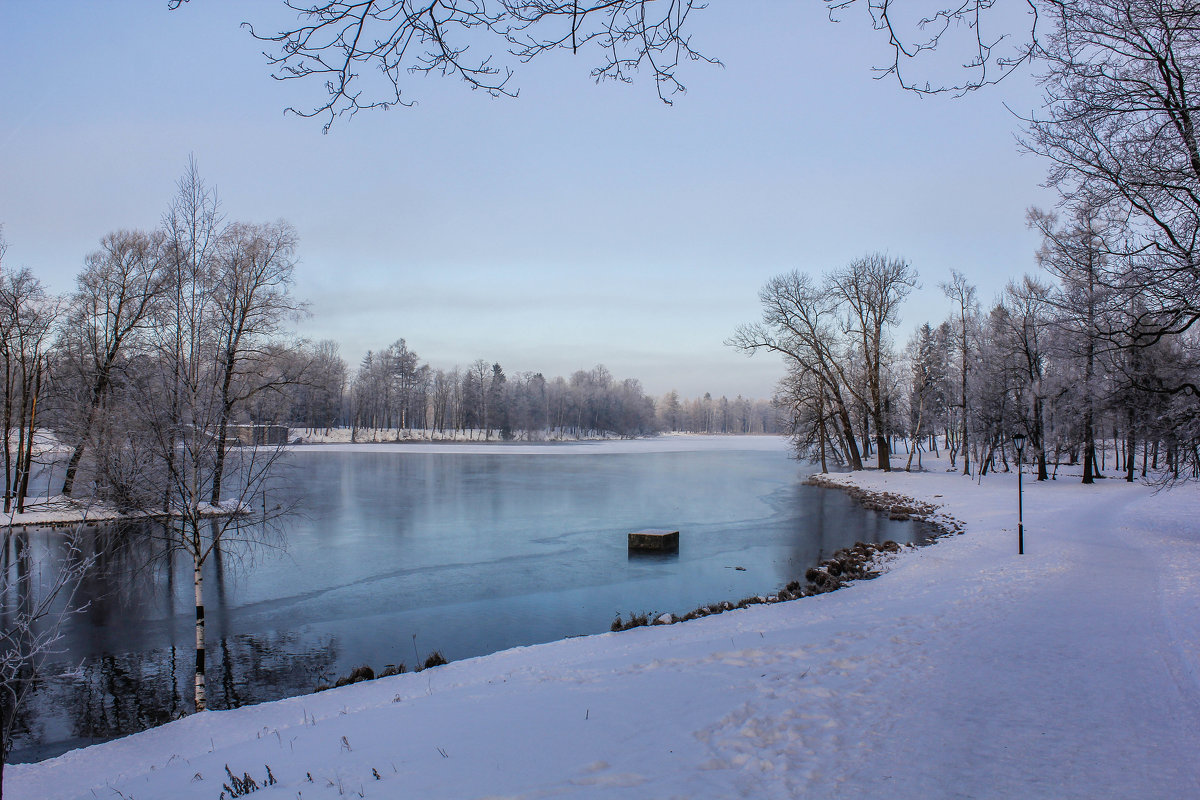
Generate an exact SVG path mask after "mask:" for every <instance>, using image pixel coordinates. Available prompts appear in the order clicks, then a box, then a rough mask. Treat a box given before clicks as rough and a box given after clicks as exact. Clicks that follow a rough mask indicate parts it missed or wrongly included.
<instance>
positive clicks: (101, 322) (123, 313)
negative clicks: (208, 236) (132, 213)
mask: <svg viewBox="0 0 1200 800" xmlns="http://www.w3.org/2000/svg"><path fill="white" fill-rule="evenodd" d="M162 245H163V237H162V235H161V234H147V233H142V232H141V231H117V232H115V233H110V234H108V235H107V236H105V237H104V238H103V239H101V241H100V249H99V250H97V251H96V252H94V253H92V254H91V255H89V256H88V257H87V259H86V261H85V262H84V269H83V272H82V273H80V275H79V277H78V278H77V280H76V283H77V288H76V291H75V294H74V295H73V296H72V297H71V300H70V304H69V306H68V308H67V326H66V330H65V331H64V342H63V347H62V349H63V350H64V351H65V355H66V359H67V362H68V365H69V368H70V369H72V371H74V372H75V373H76V374H77V377H78V379H79V384H80V386H79V389H81V390H82V392H83V394H84V396H83V397H82V398H80V400H81V402H80V403H79V404H78V405H76V407H75V408H74V409H73V412H74V413H73V416H76V417H78V418H81V419H82V423H80V424H79V425H78V427H76V428H75V430H73V431H72V433H73V434H74V436H75V446H74V449H73V450H72V451H71V457H70V459H69V460H68V462H67V468H66V475H65V477H64V478H63V487H62V493H63V494H64V495H67V496H70V494H71V492H72V491H73V489H74V484H75V475H76V472H77V470H78V469H79V463H80V460H81V459H82V458H83V453H84V449H85V448H86V447H87V445H88V440H89V438H90V437H91V435H92V432H93V428H94V426H95V423H96V417H97V415H98V414H99V413H100V410H101V408H102V406H103V404H104V402H105V398H106V397H107V396H108V394H109V391H110V389H111V388H112V383H113V371H114V370H115V369H117V368H118V366H119V363H120V361H121V359H122V357H123V356H124V355H125V353H124V348H125V347H126V345H127V344H128V343H129V340H130V339H131V338H132V337H134V336H135V335H136V334H137V332H138V331H140V330H141V329H143V328H144V327H145V326H146V325H147V324H148V322H149V319H150V316H151V312H152V311H153V309H154V304H155V303H156V302H157V300H158V299H159V297H160V296H161V295H162V293H163V292H164V291H165V289H166V282H165V280H164V275H163V271H162V268H161V264H160V258H161V253H162ZM72 405H75V404H72Z"/></svg>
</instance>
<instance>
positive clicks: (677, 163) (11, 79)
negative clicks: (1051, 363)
mask: <svg viewBox="0 0 1200 800" xmlns="http://www.w3.org/2000/svg"><path fill="white" fill-rule="evenodd" d="M281 13H282V7H281V4H280V3H278V2H276V1H275V0H258V1H257V2H254V3H234V2H227V1H226V0H191V2H189V3H187V4H186V5H185V6H184V7H182V8H181V9H179V10H177V11H168V9H167V3H166V0H156V1H155V2H149V3H148V2H144V0H141V1H138V0H120V1H113V2H105V3H94V2H82V1H80V2H75V1H71V0H68V1H64V2H56V3H23V2H18V1H17V0H0V74H2V75H3V76H4V80H3V82H2V83H0V97H2V99H3V108H4V112H3V114H2V115H0V225H2V226H3V231H4V236H5V239H6V240H7V242H8V244H9V250H8V253H7V256H6V258H5V265H6V266H8V267H23V266H27V267H29V268H31V269H32V270H33V271H34V272H35V273H36V274H37V275H38V276H39V277H40V278H41V279H42V280H43V282H44V283H45V284H46V285H47V286H48V287H49V288H50V289H51V290H52V291H55V292H66V291H69V290H70V289H71V287H72V285H73V282H74V279H75V276H76V275H77V273H78V271H79V269H80V267H81V265H82V263H83V259H84V257H85V256H86V254H87V253H89V252H90V251H92V250H94V249H95V248H96V246H97V244H98V243H99V241H100V238H101V237H102V236H103V235H104V234H105V233H107V232H110V231H113V230H117V229H121V228H141V229H150V228H153V227H155V226H156V225H158V224H159V222H160V220H161V217H162V214H163V212H164V211H165V210H166V208H167V207H168V205H169V204H170V202H171V199H172V196H173V194H174V191H175V184H176V181H177V180H178V179H179V177H180V176H181V175H182V173H183V171H184V169H185V168H186V166H187V161H188V158H189V156H193V157H194V158H195V159H196V162H197V164H198V167H199V170H200V173H201V175H202V176H203V177H204V179H205V180H206V181H207V183H209V184H210V185H212V186H215V187H216V188H217V191H218V195H219V198H220V202H221V209H222V211H223V213H224V215H225V218H226V219H227V220H230V221H232V220H238V221H245V222H265V221H271V220H275V219H285V220H287V221H289V222H290V223H291V224H292V225H293V226H294V227H295V228H296V230H297V232H298V235H299V238H300V246H299V251H298V257H299V261H298V264H297V267H296V271H295V278H296V280H295V286H294V292H295V294H296V295H297V296H298V297H299V298H300V299H302V300H305V301H306V302H307V303H308V310H309V312H310V313H309V316H308V317H307V318H306V319H304V320H302V321H300V322H299V323H297V325H296V333H297V335H299V336H303V337H305V338H307V339H311V340H320V339H333V340H335V341H337V342H338V343H339V345H340V347H341V352H342V355H343V356H344V357H345V358H346V359H347V361H348V362H349V363H350V364H351V365H352V366H353V365H355V364H357V362H358V361H359V360H360V359H361V357H362V355H363V354H364V353H366V352H367V351H368V350H372V349H375V350H377V349H381V348H383V347H386V346H387V345H388V344H390V343H392V342H393V341H395V340H397V339H399V338H404V339H405V340H406V341H407V343H408V346H409V348H410V349H412V350H414V351H415V352H416V353H417V354H418V355H419V356H420V357H421V359H422V360H423V361H425V362H427V363H430V364H431V365H433V366H434V367H436V368H447V369H448V368H450V367H453V366H455V365H460V366H464V367H465V366H466V365H468V364H470V363H471V362H473V361H475V360H476V359H479V358H482V359H486V360H487V361H489V362H499V363H501V364H502V365H503V367H504V368H505V371H506V372H509V373H514V372H519V371H538V372H542V373H543V374H545V375H547V376H548V377H549V376H554V375H564V376H567V375H569V374H570V373H571V372H573V371H575V370H576V369H588V368H591V367H593V366H595V365H596V364H604V365H606V366H607V367H608V368H609V370H610V371H611V372H612V373H613V374H614V375H615V376H616V377H617V378H626V377H633V378H638V379H639V380H641V381H642V384H643V385H644V387H645V389H646V390H647V391H648V392H650V393H652V394H656V395H657V394H661V393H664V392H666V391H668V390H671V389H675V390H677V391H678V392H679V393H680V394H681V395H683V396H687V397H694V396H699V395H702V394H704V393H705V392H711V393H712V394H713V396H714V397H717V396H721V395H726V396H729V397H731V398H732V397H734V396H736V395H739V394H741V395H744V396H750V397H769V396H770V395H771V393H772V391H773V387H774V384H775V382H776V381H777V380H778V379H779V378H780V377H781V376H782V374H783V366H782V362H781V361H780V360H779V358H778V357H775V356H771V355H767V354H760V355H756V356H754V357H753V358H747V357H746V356H745V355H743V354H740V353H737V352H735V351H733V350H732V349H731V348H729V347H728V346H726V345H724V341H725V340H726V339H727V338H728V337H729V336H730V335H731V334H732V333H733V332H734V330H735V329H736V327H737V326H738V325H739V324H741V323H745V322H753V321H755V320H757V319H758V318H759V316H760V313H761V311H760V305H759V300H758V296H757V295H758V290H759V288H760V287H761V286H762V285H763V284H764V283H765V282H766V281H767V280H768V279H769V278H770V277H772V276H773V275H776V274H779V273H781V272H785V271H788V270H791V269H800V270H805V271H811V272H814V273H821V272H823V271H825V270H828V269H831V268H836V267H839V266H842V265H844V264H846V263H847V262H849V261H850V260H852V259H854V258H857V257H859V256H862V255H865V254H867V253H869V252H874V251H882V252H886V253H888V254H890V255H893V256H897V257H902V258H905V259H907V260H909V261H910V262H911V263H912V265H913V266H914V267H915V269H916V270H917V272H918V273H919V274H920V279H921V288H920V289H919V290H917V291H916V292H914V293H913V295H912V296H911V297H910V298H909V300H908V301H907V303H906V304H905V306H904V309H903V311H902V319H901V321H900V324H899V325H898V326H897V328H896V330H895V333H894V335H895V338H896V339H897V341H898V342H899V343H900V344H901V345H902V344H903V342H904V341H905V340H906V339H907V338H908V336H909V335H910V333H911V332H912V330H913V329H914V328H915V327H917V326H918V325H920V324H921V323H922V322H925V321H930V322H933V323H936V322H939V321H940V320H942V319H943V318H945V317H946V316H947V315H948V314H949V312H950V304H949V301H947V300H946V299H945V298H944V297H943V296H942V294H941V292H940V291H939V289H938V283H939V282H943V281H946V280H948V279H949V276H950V271H951V270H952V269H957V270H959V271H961V272H963V273H964V274H965V275H967V277H968V278H969V279H970V280H971V281H972V282H974V283H975V284H976V285H977V287H978V290H979V297H980V300H981V301H982V302H983V303H984V304H987V303H989V302H991V301H992V300H994V299H995V298H996V297H997V296H998V294H999V292H1000V291H1001V290H1002V289H1003V287H1004V284H1005V282H1006V281H1008V280H1009V279H1012V278H1015V277H1018V276H1020V275H1021V274H1023V273H1025V272H1033V271H1036V269H1037V266H1036V263H1035V259H1034V253H1035V251H1036V249H1037V247H1038V239H1037V237H1036V236H1035V235H1034V234H1033V233H1032V232H1031V231H1029V230H1028V229H1027V228H1026V226H1025V212H1026V209H1027V208H1028V207H1030V206H1032V205H1039V206H1042V207H1048V206H1050V205H1052V204H1053V196H1052V195H1051V194H1050V192H1049V191H1048V190H1046V189H1044V188H1042V187H1041V186H1040V183H1041V181H1042V180H1043V178H1044V174H1045V165H1044V164H1043V163H1042V162H1040V161H1039V160H1038V159H1037V158H1035V157H1033V156H1030V155H1028V154H1022V153H1020V152H1019V150H1018V147H1017V144H1016V139H1015V137H1016V135H1017V133H1018V132H1019V119H1018V118H1017V117H1016V116H1015V114H1014V112H1018V113H1028V112H1029V111H1031V110H1033V109H1035V108H1036V107H1037V105H1038V92H1037V90H1036V85H1035V84H1034V82H1033V80H1032V79H1031V78H1030V77H1029V76H1028V75H1018V76H1016V77H1014V78H1013V79H1011V80H1009V81H1006V82H1005V83H1003V84H1001V85H1000V86H997V87H991V88H989V89H987V90H985V91H981V92H978V93H975V94H972V95H970V96H967V97H963V98H959V99H953V98H950V97H946V96H938V97H921V96H918V95H915V94H913V93H910V92H905V91H903V90H901V89H900V88H898V87H897V86H896V84H895V83H894V81H891V80H882V81H880V80H875V79H874V77H873V73H872V71H871V67H872V66H877V65H879V64H882V63H885V62H886V61H888V60H889V58H890V51H889V50H888V48H887V46H886V39H884V38H881V36H880V34H878V33H876V32H873V31H872V30H871V29H870V28H869V26H868V25H867V24H866V23H865V21H864V20H863V19H862V18H860V17H858V16H855V15H854V14H851V15H850V17H849V18H848V19H846V20H845V21H843V22H842V23H840V24H836V25H835V24H832V23H830V22H828V21H827V20H826V17H825V14H824V10H823V8H822V4H821V3H819V2H816V0H811V1H809V2H803V1H802V2H790V3H784V2H780V1H779V0H736V2H735V1H734V0H711V4H710V7H709V8H707V9H705V10H703V11H699V12H696V13H695V17H694V20H693V22H694V27H693V30H692V35H693V39H692V42H693V45H694V46H695V47H696V48H697V49H699V50H701V51H702V52H704V53H705V54H706V55H712V56H715V57H716V58H719V59H720V60H721V61H722V63H723V66H720V67H718V66H711V65H706V64H700V63H696V64H686V65H684V67H683V68H682V69H681V70H680V77H681V79H682V80H683V82H684V83H685V84H686V85H687V88H688V91H687V93H686V94H684V95H682V96H677V97H676V98H675V103H674V105H672V106H669V107H668V106H667V105H665V104H663V103H661V102H660V101H659V100H658V99H657V96H656V94H655V90H654V86H653V83H652V81H649V80H638V81H635V82H634V83H633V84H631V85H624V84H614V83H604V84H599V85H597V84H596V83H594V82H593V81H592V80H591V78H590V77H589V75H588V72H589V69H590V67H591V66H592V59H591V58H590V57H589V56H587V55H585V54H584V53H582V52H581V53H580V54H578V55H574V56H572V55H570V54H567V53H562V54H557V53H556V54H552V55H551V56H549V57H546V58H543V59H541V60H539V61H535V62H534V63H532V64H529V65H521V66H519V67H518V70H517V74H516V76H515V78H514V81H515V84H516V86H517V87H518V88H519V89H520V93H519V96H518V97H517V98H515V99H514V98H500V99H496V98H491V97H488V96H487V95H485V94H483V93H481V92H473V91H471V90H469V89H468V88H467V87H466V86H465V85H464V84H462V83H461V82H459V81H456V80H453V79H443V78H437V77H430V78H414V79H413V80H412V82H411V84H410V86H409V91H410V92H411V93H412V95H413V96H415V97H416V99H417V100H418V101H419V102H418V105H417V106H416V107H414V108H411V109H403V108H394V109H390V110H388V111H386V112H364V113H360V114H359V115H358V116H356V117H354V118H353V119H342V120H341V121H339V122H337V123H335V125H334V126H333V128H332V130H331V131H330V133H329V134H328V135H324V134H322V130H321V122H320V121H318V120H313V119H303V118H300V117H297V116H294V115H285V114H284V113H283V109H284V108H286V107H287V106H288V105H313V104H316V103H318V102H320V101H321V99H322V95H323V92H322V90H321V87H319V86H317V85H315V84H311V85H301V84H300V82H295V81H293V82H287V83H281V82H277V81H273V80H272V79H271V78H270V76H269V68H268V67H267V65H266V63H265V60H264V58H263V56H262V54H261V50H262V47H261V46H260V45H259V43H257V42H255V41H254V40H253V39H252V38H251V37H250V36H249V34H248V33H247V32H246V31H245V30H243V29H242V28H241V27H240V26H239V23H240V22H242V21H244V20H249V21H251V22H254V23H255V24H256V25H257V26H259V27H260V28H270V27H271V25H272V24H274V23H278V22H279V21H280V19H281ZM284 19H285V20H286V18H284ZM1010 109H1011V110H1010Z"/></svg>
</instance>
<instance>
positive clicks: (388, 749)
mask: <svg viewBox="0 0 1200 800" xmlns="http://www.w3.org/2000/svg"><path fill="white" fill-rule="evenodd" d="M854 480H855V481H856V482H857V483H859V484H860V485H863V486H865V487H867V488H885V489H886V490H887V491H891V492H897V493H900V494H906V495H909V496H913V497H916V498H920V499H933V501H934V502H939V503H944V504H945V505H946V510H947V511H948V512H949V513H951V514H952V515H954V516H955V517H957V518H958V519H960V520H963V521H964V522H966V523H967V533H966V534H965V535H963V536H958V537H953V538H950V539H946V540H943V541H941V542H939V543H938V544H936V545H934V546H933V547H929V548H924V549H922V550H919V551H909V552H906V553H904V554H902V555H901V556H900V557H899V558H897V559H896V560H894V561H893V562H892V563H891V569H890V571H889V572H888V573H887V574H885V575H884V576H882V577H881V578H879V579H878V580H875V581H871V582H868V583H863V584H859V585H855V586H851V587H849V588H846V589H843V590H841V591H838V592H835V593H833V594H830V595H823V596H820V597H815V598H809V599H806V600H802V601H798V602H790V603H782V604H778V605H772V606H756V607H751V608H749V609H746V610H744V611H737V612H731V613H726V614H723V615H720V616H716V617H709V618H705V619H701V620H696V621H694V622H689V623H685V624H680V625H673V626H669V627H656V628H643V629H637V630H633V631H629V632H626V633H621V634H610V635H604V636H595V637H589V638H586V639H574V640H569V641H564V642H558V643H554V644H549V645H542V646H538V647H531V648H522V649H517V650H512V651H507V652H504V653H499V654H496V655H493V656H489V657H486V658H480V659H474V660H470V661H464V662H460V663H455V664H451V665H448V666H446V667H440V668H437V669H435V670H432V671H428V672H425V673H420V674H416V675H404V676H399V677H397V678H391V679H383V680H379V681H374V682H370V683H364V684H358V685H355V686H350V687H346V688H344V689H340V690H334V691H331V692H327V693H323V694H320V695H315V696H309V697H302V698H294V699H291V700H284V701H280V702H277V703H269V704H265V705H262V706H257V707H252V708H246V709H240V710H237V711H231V712H210V713H207V714H204V715H200V716H197V717H192V718H188V719H185V720H182V721H180V722H178V723H174V724H172V725H168V726H165V727H164V728H160V729H157V730H154V731H149V732H147V733H144V734H140V735H138V736H133V737H129V738H127V739H124V740H121V741H117V742H111V743H109V744H106V745H101V746H97V747H93V748H89V749H87V750H82V751H77V752H74V753H68V754H66V755H64V756H62V757H60V758H57V759H54V760H52V761H49V762H45V763H43V764H38V765H28V766H26V765H18V766H15V767H10V768H9V770H8V775H7V776H6V777H7V780H6V784H7V785H6V788H7V789H8V790H9V796H10V798H31V799H32V798H46V799H47V800H49V798H93V797H99V798H104V797H113V798H117V797H121V796H124V797H129V798H135V800H147V798H159V797H164V798H165V797H172V798H174V797H179V798H191V797H195V798H205V800H216V798H217V797H218V795H219V793H220V790H221V783H222V782H224V781H225V780H227V779H226V777H225V774H224V765H225V764H228V765H229V766H230V767H231V768H232V769H233V770H234V771H235V772H236V773H238V774H239V775H240V774H241V773H242V772H243V771H249V772H250V773H251V775H252V776H253V777H255V778H256V779H258V780H261V779H262V778H263V777H264V776H265V773H266V770H265V766H264V765H270V767H271V770H272V772H273V774H274V775H275V777H276V778H277V779H278V780H279V784H277V785H275V786H272V787H269V788H267V789H264V790H263V791H261V792H258V793H255V795H254V797H255V800H258V798H262V800H269V798H296V797H301V798H304V799H305V800H308V799H309V798H334V797H342V796H347V795H349V796H359V794H360V793H361V795H362V796H364V797H367V798H372V797H374V798H393V797H396V798H399V797H431V798H471V797H521V798H544V797H563V796H569V797H573V798H602V797H614V796H622V797H654V798H667V797H681V798H686V797H695V798H699V797H705V798H707V797H711V798H726V797H749V798H792V797H801V796H805V797H821V798H825V797H844V798H857V797H887V798H910V797H911V798H922V799H926V798H969V797H975V798H992V797H1022V798H1096V797H1130V796H1133V797H1140V798H1147V797H1150V798H1155V797H1161V798H1177V797H1200V758H1198V757H1197V754H1198V753H1200V722H1198V720H1200V669H1198V667H1200V661H1198V659H1200V589H1198V587H1200V533H1198V529H1200V522H1197V521H1196V517H1197V513H1196V512H1197V511H1198V510H1200V490H1198V487H1196V486H1185V487H1182V488H1180V489H1177V490H1175V491H1172V492H1169V493H1161V494H1158V495H1154V494H1152V493H1151V492H1150V490H1148V489H1146V488H1145V487H1141V486H1127V485H1125V484H1122V483H1118V482H1117V481H1112V480H1107V481H1103V482H1101V483H1099V484H1097V485H1096V486H1094V487H1082V486H1079V485H1077V484H1076V483H1074V482H1069V479H1062V480H1059V481H1057V482H1054V483H1050V484H1042V485H1037V484H1034V483H1033V482H1032V481H1029V482H1026V555H1025V556H1017V555H1016V533H1015V519H1013V517H1014V516H1015V515H1014V513H1013V511H1014V507H1015V490H1016V486H1015V477H1014V476H1011V475H997V476H994V477H991V476H990V477H989V478H987V479H985V481H984V482H983V484H982V485H977V484H976V483H974V482H972V481H970V480H968V479H965V478H962V477H961V476H958V475H951V474H944V473H925V474H920V475H905V474H903V473H892V474H891V475H884V474H881V473H867V474H860V475H856V476H854ZM935 495H942V497H940V498H936V497H934V496H935ZM714 599H716V598H714ZM373 770H374V772H373ZM375 772H377V773H378V775H379V778H378V779H376V778H375ZM308 775H311V777H312V781H311V782H310V781H309V779H308ZM197 776H199V777H197ZM118 792H119V794H118Z"/></svg>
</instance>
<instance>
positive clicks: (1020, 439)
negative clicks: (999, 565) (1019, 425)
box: [1012, 433, 1025, 555]
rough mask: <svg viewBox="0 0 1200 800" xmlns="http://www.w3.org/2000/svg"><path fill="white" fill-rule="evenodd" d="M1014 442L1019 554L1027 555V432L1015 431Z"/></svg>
mask: <svg viewBox="0 0 1200 800" xmlns="http://www.w3.org/2000/svg"><path fill="white" fill-rule="evenodd" d="M1012 440H1013V444H1014V445H1016V448H1017V555H1025V519H1024V511H1023V509H1022V507H1021V506H1022V502H1021V501H1022V496H1021V495H1022V487H1021V460H1022V459H1021V454H1022V453H1023V452H1024V450H1025V434H1023V433H1014V434H1013V437H1012Z"/></svg>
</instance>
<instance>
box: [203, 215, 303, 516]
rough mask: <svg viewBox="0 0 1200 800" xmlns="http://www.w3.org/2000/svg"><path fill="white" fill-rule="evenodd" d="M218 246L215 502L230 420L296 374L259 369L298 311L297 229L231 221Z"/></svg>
mask: <svg viewBox="0 0 1200 800" xmlns="http://www.w3.org/2000/svg"><path fill="white" fill-rule="evenodd" d="M217 250H218V255H217V259H216V262H217V270H216V275H215V280H214V281H213V286H212V289H211V291H212V293H213V301H214V309H215V312H216V317H215V320H214V323H215V325H216V326H217V332H216V336H217V340H218V344H217V353H216V357H217V365H216V369H217V376H218V378H217V379H218V381H219V383H220V387H221V388H220V412H219V415H218V419H217V429H216V437H217V441H216V463H215V464H214V465H213V480H212V494H211V497H210V502H212V503H214V504H216V503H219V502H220V501H221V485H222V478H223V476H224V471H225V453H226V449H227V447H228V436H229V423H230V420H231V419H232V417H233V414H234V411H235V409H236V408H237V407H238V406H239V405H241V404H243V403H245V402H246V401H248V400H250V399H251V398H253V397H254V396H255V395H257V394H259V393H260V392H264V391H267V390H269V389H278V388H281V386H282V382H283V381H287V382H291V381H295V380H297V378H298V376H296V375H293V374H291V373H290V372H285V373H281V374H277V375H276V380H269V379H267V378H266V375H267V373H268V370H266V369H264V368H263V367H264V362H265V361H266V360H267V359H268V356H269V353H270V349H269V348H268V346H267V345H268V343H269V342H270V340H271V337H272V336H274V335H276V334H278V333H279V326H280V323H281V322H282V321H283V320H284V319H285V318H286V317H287V316H289V315H292V314H296V313H298V312H299V311H300V309H301V306H300V305H299V304H298V303H297V302H296V301H295V300H294V299H292V298H291V297H290V296H289V294H288V289H289V287H290V285H291V282H292V270H293V268H294V265H295V261H294V256H295V251H296V232H295V230H293V229H292V226H291V225H289V224H287V223H286V222H282V221H280V222H276V223H273V224H269V225H245V224H234V225H231V226H230V227H229V228H227V229H226V230H225V231H224V233H223V234H222V235H221V238H220V241H219V243H218V247H217ZM237 379H240V380H237ZM235 381H236V382H235Z"/></svg>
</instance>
